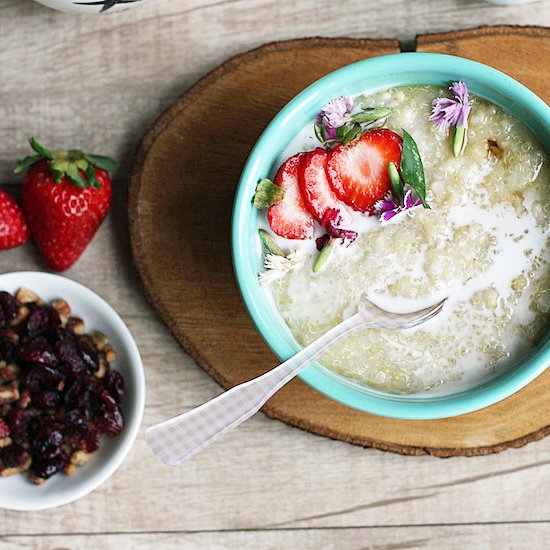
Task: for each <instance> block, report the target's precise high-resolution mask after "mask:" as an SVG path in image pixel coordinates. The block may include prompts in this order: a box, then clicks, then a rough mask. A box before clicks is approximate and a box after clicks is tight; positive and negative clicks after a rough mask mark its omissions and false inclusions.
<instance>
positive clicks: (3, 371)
mask: <svg viewBox="0 0 550 550" xmlns="http://www.w3.org/2000/svg"><path fill="white" fill-rule="evenodd" d="M19 371H20V369H19V367H18V366H17V365H16V364H14V363H10V364H9V365H6V362H5V361H1V362H0V382H13V381H14V380H16V379H17V376H18V375H19Z"/></svg>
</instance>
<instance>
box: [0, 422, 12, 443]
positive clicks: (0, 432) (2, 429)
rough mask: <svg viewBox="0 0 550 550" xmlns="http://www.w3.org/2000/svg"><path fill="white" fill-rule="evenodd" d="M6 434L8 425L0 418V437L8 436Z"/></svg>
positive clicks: (8, 432)
mask: <svg viewBox="0 0 550 550" xmlns="http://www.w3.org/2000/svg"><path fill="white" fill-rule="evenodd" d="M8 435H10V427H9V426H8V424H7V423H6V421H5V420H3V419H2V418H0V439H4V437H8Z"/></svg>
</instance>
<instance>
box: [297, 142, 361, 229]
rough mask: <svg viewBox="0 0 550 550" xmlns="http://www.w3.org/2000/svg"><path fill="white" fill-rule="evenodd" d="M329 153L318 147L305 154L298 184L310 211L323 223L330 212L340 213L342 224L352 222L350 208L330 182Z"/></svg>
mask: <svg viewBox="0 0 550 550" xmlns="http://www.w3.org/2000/svg"><path fill="white" fill-rule="evenodd" d="M328 156H329V151H327V150H326V149H322V148H321V147H318V148H317V149H315V151H310V152H309V153H305V154H304V160H302V162H301V163H300V172H299V178H298V183H299V184H300V191H301V192H302V197H303V198H304V202H305V203H306V206H307V208H308V210H309V211H310V212H311V213H312V214H313V215H314V216H315V219H316V220H317V221H318V222H320V223H322V222H323V219H324V218H325V215H326V213H327V211H328V210H338V211H339V212H340V217H341V223H342V224H344V225H346V224H347V223H349V222H350V221H351V215H350V213H349V212H348V207H347V206H346V205H345V204H344V203H343V202H342V201H341V200H340V199H338V197H337V196H336V194H335V193H334V191H333V190H332V187H331V186H330V183H329V182H328V178H327V173H326V170H325V165H326V162H327V159H328Z"/></svg>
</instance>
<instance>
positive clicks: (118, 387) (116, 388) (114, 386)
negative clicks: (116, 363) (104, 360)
mask: <svg viewBox="0 0 550 550" xmlns="http://www.w3.org/2000/svg"><path fill="white" fill-rule="evenodd" d="M105 388H106V389H107V391H108V392H109V393H110V394H111V396H112V397H113V398H114V400H115V401H117V402H118V403H120V402H121V401H122V400H123V399H124V396H125V395H126V390H125V388H124V378H122V375H121V374H120V373H119V372H117V371H116V370H113V369H108V370H107V373H106V374H105Z"/></svg>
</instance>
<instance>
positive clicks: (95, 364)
mask: <svg viewBox="0 0 550 550" xmlns="http://www.w3.org/2000/svg"><path fill="white" fill-rule="evenodd" d="M77 347H78V351H79V352H80V356H81V357H82V360H83V361H84V363H86V366H87V367H88V369H89V370H90V371H91V372H97V370H98V369H99V359H98V356H97V352H96V350H95V349H94V347H93V346H92V344H90V342H89V341H88V340H87V339H86V338H84V337H82V336H81V337H80V338H79V339H78V343H77Z"/></svg>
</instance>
